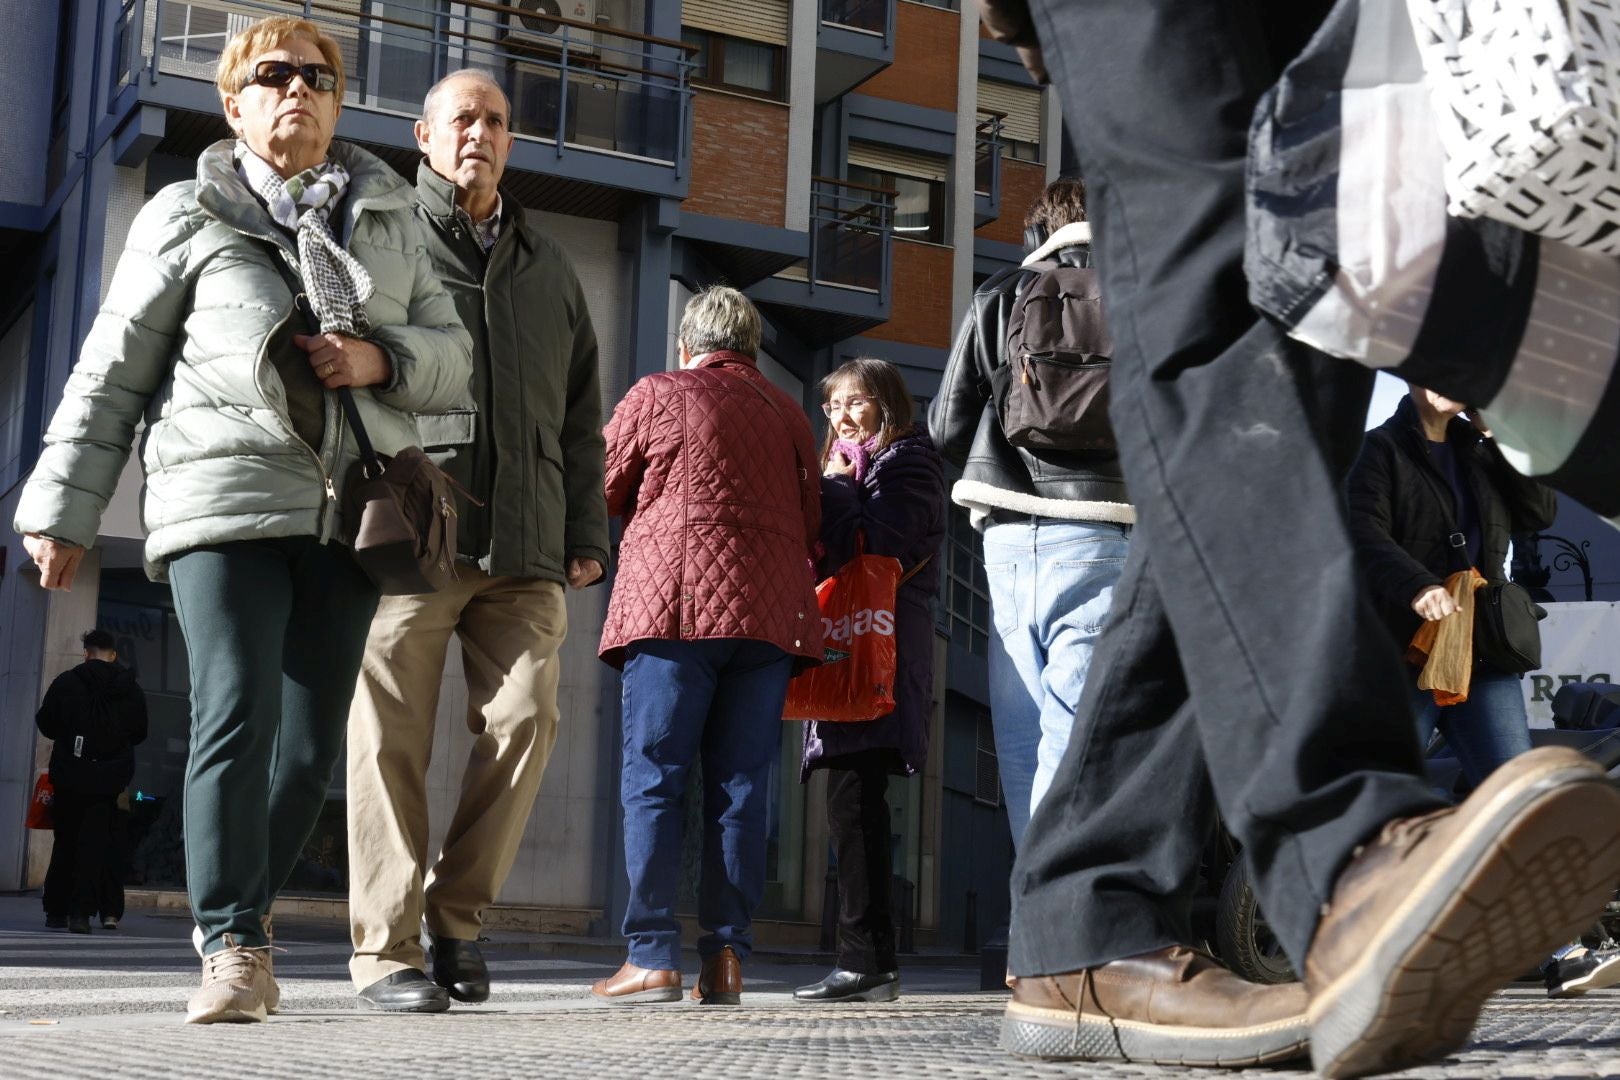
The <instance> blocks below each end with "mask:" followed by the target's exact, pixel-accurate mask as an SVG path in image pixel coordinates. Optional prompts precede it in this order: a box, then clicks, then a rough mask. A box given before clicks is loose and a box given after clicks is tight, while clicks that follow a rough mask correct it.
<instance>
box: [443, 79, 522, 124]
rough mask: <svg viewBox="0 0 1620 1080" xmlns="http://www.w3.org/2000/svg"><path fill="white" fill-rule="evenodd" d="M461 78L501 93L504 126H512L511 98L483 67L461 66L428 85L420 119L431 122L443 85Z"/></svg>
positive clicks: (458, 80)
mask: <svg viewBox="0 0 1620 1080" xmlns="http://www.w3.org/2000/svg"><path fill="white" fill-rule="evenodd" d="M463 79H467V80H471V81H472V82H480V83H483V84H484V85H485V86H488V87H491V88H493V89H494V91H495V92H496V93H497V94H500V95H501V100H502V101H503V102H505V103H506V126H507V128H508V129H510V128H511V127H512V99H511V98H509V97H507V96H506V87H504V86H502V85H501V84H500V82H499V80H497V79H496V78H495V76H493V75H491V74H490V73H489V72H487V71H485V70H484V69H483V68H462V69H461V70H460V71H452V72H451V73H450V74H448V75H446V76H445V77H444V78H442V79H440V80H439V81H438V82H436V83H434V84H433V85H432V86H430V87H429V88H428V92H427V96H426V97H424V98H423V99H422V119H423V120H425V121H426V122H428V123H430V124H431V123H432V122H433V110H434V109H435V108H436V107H438V104H439V95H440V94H442V93H443V92H444V89H445V87H447V86H449V85H450V84H451V83H453V82H460V81H461V80H463Z"/></svg>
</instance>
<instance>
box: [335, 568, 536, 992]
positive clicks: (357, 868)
mask: <svg viewBox="0 0 1620 1080" xmlns="http://www.w3.org/2000/svg"><path fill="white" fill-rule="evenodd" d="M567 624H568V617H567V612H566V610H565V608H564V605H563V587H562V586H561V585H560V584H558V583H556V582H552V581H537V580H534V579H532V578H506V577H490V576H489V575H488V574H485V573H483V572H482V571H481V570H478V569H477V568H476V567H463V568H462V570H461V578H460V580H459V581H457V582H455V583H454V584H453V585H452V586H451V587H450V588H448V589H446V590H443V591H442V592H437V593H430V594H427V595H425V596H385V597H383V598H382V602H381V604H379V605H378V608H377V615H376V618H375V619H373V621H372V624H371V633H370V636H369V637H368V638H367V640H366V654H365V661H364V663H363V664H362V666H361V670H360V679H359V682H358V683H357V685H356V687H355V694H354V704H353V706H352V707H351V708H350V711H349V764H348V824H349V930H350V935H351V937H352V939H353V942H354V957H353V958H352V959H351V960H350V961H349V974H350V977H351V978H352V979H353V980H354V985H355V987H356V988H357V989H364V988H365V987H367V986H370V985H371V984H372V983H374V982H376V981H377V980H379V979H382V978H385V977H387V976H388V975H391V974H393V973H394V972H396V971H400V970H402V969H404V968H416V969H418V970H422V969H423V966H424V957H423V954H422V948H421V945H420V942H419V937H420V933H421V927H422V923H423V921H424V920H425V921H426V923H427V927H428V929H429V930H431V931H432V932H433V933H435V934H438V935H441V936H444V937H451V938H460V939H476V938H477V937H478V932H479V929H480V927H481V925H482V920H483V911H484V909H485V908H486V907H488V906H489V905H490V904H492V903H494V901H495V896H496V894H497V893H499V891H500V888H501V886H502V884H504V883H505V881H506V875H507V874H508V873H509V872H510V871H511V869H512V863H513V860H514V859H515V858H516V856H517V849H518V844H519V842H520V841H521V840H522V838H523V829H524V826H525V825H527V823H528V820H529V812H530V810H532V809H533V807H534V801H535V797H536V795H537V794H538V792H539V789H540V777H541V774H542V773H543V772H544V771H545V767H546V761H547V759H548V758H549V757H550V756H551V749H552V747H553V746H554V745H555V744H556V741H557V720H558V715H557V675H558V672H557V668H558V659H557V650H558V647H559V646H560V645H561V644H562V640H563V635H564V634H565V633H566V631H567ZM452 632H454V633H455V634H456V635H457V636H458V637H460V639H461V655H462V662H463V667H464V668H465V670H466V675H467V726H468V728H469V729H471V731H472V732H473V734H474V736H476V738H475V740H474V742H473V746H472V751H471V753H470V754H469V755H468V757H467V767H466V771H465V773H464V775H463V777H462V782H461V797H460V799H459V801H458V802H457V805H456V809H455V813H454V815H453V816H452V818H451V821H450V828H449V832H448V833H447V834H446V835H445V838H444V846H443V847H442V848H441V849H440V851H439V855H438V859H437V860H436V861H435V863H434V864H433V866H432V868H431V869H428V863H427V860H428V850H427V847H428V807H427V770H428V763H429V761H430V759H431V758H432V753H433V727H434V723H433V722H434V715H435V713H436V712H437V711H438V705H439V684H440V681H441V680H442V678H443V675H444V657H445V650H446V648H447V646H448V645H449V641H450V634H451V633H452Z"/></svg>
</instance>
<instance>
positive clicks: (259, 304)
mask: <svg viewBox="0 0 1620 1080" xmlns="http://www.w3.org/2000/svg"><path fill="white" fill-rule="evenodd" d="M233 146H234V143H233V142H232V141H231V140H225V141H223V142H218V143H215V144H214V145H213V146H210V147H209V148H208V149H207V150H205V151H204V152H203V154H202V156H201V158H199V159H198V162H197V179H196V181H195V182H194V183H193V182H184V183H179V184H171V185H170V186H168V187H166V188H164V189H163V190H162V191H160V192H158V194H157V195H156V196H155V197H154V198H153V199H152V201H151V202H150V203H148V204H147V205H146V206H145V208H143V209H142V210H141V212H140V214H139V215H137V217H136V218H135V222H134V224H133V225H132V226H131V227H130V232H129V241H128V244H127V245H126V247H125V249H124V254H123V256H122V257H121V258H120V259H119V260H118V268H117V271H116V272H115V273H114V275H113V280H112V287H111V288H110V289H109V290H108V293H107V300H106V303H105V304H104V305H103V306H102V309H101V313H100V314H99V315H97V316H96V321H95V324H94V325H93V326H92V327H91V328H90V334H89V336H88V337H87V338H86V340H85V344H84V350H83V352H81V353H80V355H79V362H78V363H77V364H76V365H75V366H74V368H73V374H72V375H71V376H69V378H68V381H67V386H66V389H65V391H64V393H63V397H62V403H61V404H60V405H59V406H58V407H57V410H56V415H55V416H54V417H52V419H51V423H50V427H49V429H48V430H47V432H46V435H45V449H44V451H43V452H42V453H41V454H40V458H39V462H38V464H37V465H36V466H35V467H34V471H33V475H32V476H31V477H30V479H29V481H28V483H27V486H26V487H25V488H24V490H23V493H22V497H21V500H20V501H19V503H18V508H17V516H16V523H15V524H16V528H17V531H19V532H32V533H41V534H44V535H46V536H50V537H53V538H55V539H57V540H65V541H68V542H70V543H74V544H81V545H84V546H86V547H88V546H89V545H90V544H91V543H93V542H94V541H95V538H96V533H97V531H98V527H99V525H100V522H101V515H102V512H103V511H104V510H105V509H106V506H107V500H108V499H109V498H111V497H112V493H113V488H114V487H115V486H116V484H117V483H118V476H119V473H120V472H121V471H122V470H123V467H124V462H125V461H126V460H127V459H128V456H129V452H130V444H131V442H132V441H133V440H134V437H135V429H136V425H137V424H138V423H139V422H140V421H141V419H142V418H143V417H144V419H145V421H146V431H145V434H144V435H143V437H142V439H141V461H142V465H143V466H144V470H145V474H146V485H145V488H144V489H143V491H142V499H141V516H142V520H143V523H144V525H145V527H146V532H147V538H146V568H147V573H148V574H149V575H150V576H151V577H152V578H153V579H154V580H162V579H163V578H164V576H165V569H164V568H165V566H166V564H167V562H168V560H169V559H171V558H173V557H174V556H175V555H177V554H179V553H181V552H183V551H186V550H187V549H189V548H193V547H196V546H198V545H202V544H218V543H224V542H227V541H231V540H247V539H255V538H265V537H278V536H318V537H320V538H321V540H322V541H323V542H324V541H327V540H330V539H331V538H332V537H333V536H335V535H338V533H339V528H340V522H339V521H338V511H339V507H340V506H341V500H342V487H343V483H344V480H345V478H346V477H347V475H348V472H349V466H350V464H351V463H352V462H353V461H354V460H355V459H356V457H357V456H358V451H357V449H356V446H355V442H354V437H353V435H352V433H351V432H350V431H349V425H348V424H347V423H346V422H345V421H344V420H343V418H342V410H341V409H340V408H339V406H338V401H337V395H336V394H334V393H332V392H330V391H328V392H326V393H325V394H324V395H323V396H324V397H325V399H326V427H325V431H326V434H325V438H324V439H323V440H322V444H321V445H320V446H319V447H312V446H310V445H309V444H308V443H306V442H304V441H303V440H302V439H300V438H299V437H298V436H296V435H295V434H294V433H293V427H292V421H291V419H290V417H289V414H288V410H287V399H286V393H285V391H284V390H283V388H282V383H281V378H280V376H279V375H278V374H277V373H276V370H275V367H274V365H273V364H272V363H271V362H270V360H269V358H268V357H267V356H266V350H265V346H266V343H267V342H268V340H269V339H270V337H271V334H272V332H273V331H275V330H276V329H277V328H278V327H279V326H280V325H281V324H282V323H283V322H284V321H286V320H288V319H298V318H299V316H297V315H296V314H295V313H294V310H293V300H292V292H291V290H290V289H289V287H288V285H287V283H286V280H285V279H284V278H283V277H282V276H281V274H280V272H279V271H278V270H277V268H276V266H275V264H274V263H273V262H272V261H271V259H272V256H271V254H270V251H269V250H268V249H267V247H266V246H265V242H266V241H269V242H272V243H275V244H278V245H280V246H281V247H283V248H285V249H286V250H288V251H293V247H292V242H291V240H290V239H289V238H288V236H287V235H286V234H285V233H284V232H282V231H281V230H280V229H278V228H276V226H275V225H274V224H273V223H272V222H271V220H270V216H269V214H268V213H266V211H265V210H264V207H263V206H262V205H260V203H259V202H258V200H257V199H255V198H254V197H253V195H252V194H251V193H250V192H249V191H248V189H247V187H246V185H244V184H243V182H242V180H241V178H240V177H239V176H238V175H237V172H236V167H235V163H234V161H233V159H232V148H233ZM330 156H331V158H332V159H334V160H336V161H339V162H341V163H342V164H343V165H344V166H345V167H346V168H347V169H348V170H349V175H350V177H351V183H350V186H349V190H348V192H347V194H346V195H345V197H344V199H343V201H342V203H341V204H340V206H339V212H338V214H337V216H336V217H335V218H334V220H333V222H332V227H333V231H334V232H335V233H336V234H337V236H338V238H339V240H340V241H343V242H345V244H346V246H347V248H348V250H349V252H350V253H351V254H353V255H354V257H355V258H357V259H358V260H359V261H360V262H361V264H362V265H364V266H365V267H366V269H367V270H368V271H369V272H370V274H371V278H372V281H373V282H374V283H375V285H376V291H375V293H374V294H373V295H372V298H371V300H370V301H369V302H368V303H367V305H366V312H367V314H368V315H369V316H370V321H371V327H372V329H371V333H370V340H371V341H373V342H374V343H375V344H377V345H379V346H380V347H382V348H383V349H384V350H385V351H386V352H387V353H388V356H389V359H390V360H391V361H392V363H393V370H394V373H393V381H392V382H391V383H389V384H388V385H387V386H378V387H372V388H368V389H362V390H356V391H355V392H354V396H355V401H356V403H357V405H358V407H359V411H360V415H361V418H362V420H363V421H364V423H365V425H366V431H367V433H368V434H369V435H370V436H371V441H372V443H373V444H374V445H375V446H376V448H377V450H378V451H379V452H380V453H385V454H386V453H392V452H393V451H396V450H398V449H400V448H402V447H404V446H408V445H411V444H413V443H415V442H416V441H417V433H416V425H415V421H414V420H413V419H412V415H411V414H413V413H418V412H425V413H438V412H445V411H447V410H450V409H452V408H467V407H469V404H470V395H469V389H468V385H469V379H470V376H471V373H472V360H471V356H472V342H471V339H470V338H469V337H468V336H467V332H466V330H465V329H463V328H462V325H461V320H460V319H459V317H458V316H457V315H456V308H455V305H454V304H453V303H452V302H451V299H450V296H449V294H448V293H447V292H446V291H445V289H444V286H443V285H442V284H441V283H440V282H439V279H438V278H437V276H436V275H435V274H434V273H433V266H432V260H430V259H429V258H428V255H427V251H426V249H425V244H424V239H423V235H422V231H421V229H422V226H421V224H420V222H419V221H418V219H417V216H416V212H415V202H416V193H415V191H414V189H413V188H412V187H411V186H410V185H409V184H407V183H406V182H405V181H404V180H403V179H401V178H400V176H399V175H398V174H397V173H395V172H394V171H393V170H392V169H390V168H389V167H388V166H387V165H386V164H384V163H383V162H382V161H381V160H379V159H378V158H376V157H374V156H372V155H371V154H369V153H367V152H366V151H364V150H361V149H359V148H358V147H355V146H349V145H345V144H343V143H333V144H332V149H331V153H330ZM340 219H341V220H340ZM295 329H296V331H297V332H299V333H302V332H304V328H303V326H302V325H296V326H295Z"/></svg>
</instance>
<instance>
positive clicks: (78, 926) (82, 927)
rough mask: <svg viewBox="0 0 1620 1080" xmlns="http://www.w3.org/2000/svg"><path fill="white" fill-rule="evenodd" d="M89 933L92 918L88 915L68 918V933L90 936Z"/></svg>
mask: <svg viewBox="0 0 1620 1080" xmlns="http://www.w3.org/2000/svg"><path fill="white" fill-rule="evenodd" d="M89 932H90V916H88V915H69V916H68V933H70V934H88V933H89Z"/></svg>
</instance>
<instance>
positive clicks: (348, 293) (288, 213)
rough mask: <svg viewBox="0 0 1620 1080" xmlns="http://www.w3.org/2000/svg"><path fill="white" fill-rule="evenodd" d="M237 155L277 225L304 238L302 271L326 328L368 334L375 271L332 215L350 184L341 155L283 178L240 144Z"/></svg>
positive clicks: (246, 177)
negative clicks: (338, 231)
mask: <svg viewBox="0 0 1620 1080" xmlns="http://www.w3.org/2000/svg"><path fill="white" fill-rule="evenodd" d="M236 160H237V163H238V167H239V169H240V170H241V174H242V179H243V180H245V181H246V182H247V185H248V187H249V188H251V189H252V190H253V191H254V192H255V193H256V194H257V195H258V196H259V198H261V199H263V200H264V204H265V208H266V209H267V210H269V211H270V216H271V218H273V219H274V220H275V222H276V224H277V225H281V226H283V227H284V228H287V229H290V230H291V231H292V232H293V233H294V235H295V236H296V237H297V239H298V276H299V277H300V278H302V279H303V282H304V289H305V290H306V292H307V293H308V294H309V301H310V303H311V304H312V305H314V308H315V314H316V316H317V317H318V318H319V319H320V321H321V330H322V331H323V332H326V333H339V334H348V335H349V336H351V337H363V336H364V335H365V332H366V330H367V329H369V327H370V322H369V320H368V319H367V318H366V307H365V304H366V301H367V300H369V299H371V294H372V291H373V286H372V282H371V275H370V274H368V273H367V272H366V268H365V267H364V266H361V265H360V263H359V261H358V260H356V259H355V257H354V256H353V255H350V254H349V253H348V252H347V251H344V250H343V248H342V246H341V245H339V244H338V242H337V238H336V237H335V236H333V235H332V226H331V223H330V222H329V221H328V218H329V216H330V215H331V212H332V208H333V207H334V206H336V205H337V202H338V200H339V199H340V198H342V196H343V192H344V190H345V189H347V188H348V186H349V171H348V170H347V169H345V168H344V167H343V166H342V165H340V164H338V163H337V162H335V161H326V162H322V163H321V164H319V165H317V166H315V167H314V168H312V169H305V170H304V171H303V172H301V173H299V174H298V175H296V176H290V177H288V178H287V179H285V180H283V179H282V178H281V176H280V175H279V174H278V173H277V172H276V170H275V169H273V168H271V167H270V165H269V163H268V162H266V161H264V159H262V158H260V157H259V156H258V155H257V154H255V153H254V152H253V151H251V150H249V149H248V148H247V146H246V145H245V144H244V143H241V142H238V143H237V144H236Z"/></svg>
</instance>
